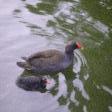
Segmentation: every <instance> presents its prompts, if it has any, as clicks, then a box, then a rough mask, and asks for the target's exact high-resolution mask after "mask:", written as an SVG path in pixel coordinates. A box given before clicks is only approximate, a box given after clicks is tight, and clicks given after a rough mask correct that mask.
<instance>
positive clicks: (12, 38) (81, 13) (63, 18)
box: [0, 0, 112, 112]
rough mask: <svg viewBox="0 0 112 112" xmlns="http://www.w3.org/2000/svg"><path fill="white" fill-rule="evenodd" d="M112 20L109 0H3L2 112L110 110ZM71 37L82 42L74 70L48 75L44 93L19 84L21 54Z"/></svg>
mask: <svg viewBox="0 0 112 112" xmlns="http://www.w3.org/2000/svg"><path fill="white" fill-rule="evenodd" d="M111 18H112V1H111V0H94V1H90V0H61V1H58V0H7V1H4V0H0V79H1V81H0V112H15V111H16V112H45V111H46V112H112V70H111V67H112V38H111V37H112V20H111ZM72 39H73V40H76V41H81V42H82V43H83V45H84V50H80V51H78V50H76V51H75V52H74V54H75V58H74V67H73V71H74V72H73V73H72V72H70V71H69V72H68V73H67V74H69V76H68V77H65V75H66V74H62V73H59V74H57V77H55V78H52V77H49V80H50V84H49V85H48V86H47V89H48V91H47V92H44V93H41V92H39V91H37V92H32V91H30V92H28V91H24V90H22V89H20V88H18V87H17V86H16V84H15V81H16V79H17V77H18V76H20V75H21V74H22V73H23V70H22V69H21V68H19V67H17V66H16V62H17V61H18V60H20V57H21V56H27V55H30V54H32V53H34V52H36V51H42V50H45V49H50V48H56V49H59V50H64V46H65V45H66V43H67V41H68V40H72ZM71 74H74V76H75V78H72V75H71Z"/></svg>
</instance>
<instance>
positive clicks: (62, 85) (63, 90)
mask: <svg viewBox="0 0 112 112" xmlns="http://www.w3.org/2000/svg"><path fill="white" fill-rule="evenodd" d="M58 87H59V88H58V94H57V95H56V96H55V97H57V98H59V97H60V96H64V97H66V96H67V85H66V79H65V76H64V75H63V74H62V73H59V86H58Z"/></svg>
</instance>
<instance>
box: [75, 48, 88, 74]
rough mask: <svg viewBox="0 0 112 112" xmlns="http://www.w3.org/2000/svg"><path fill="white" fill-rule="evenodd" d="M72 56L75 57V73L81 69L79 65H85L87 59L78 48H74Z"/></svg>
mask: <svg viewBox="0 0 112 112" xmlns="http://www.w3.org/2000/svg"><path fill="white" fill-rule="evenodd" d="M74 57H75V59H74V66H73V71H74V72H75V73H79V72H80V71H81V66H86V67H87V61H86V59H85V57H84V56H83V54H82V53H81V52H80V51H79V50H76V51H75V52H74Z"/></svg>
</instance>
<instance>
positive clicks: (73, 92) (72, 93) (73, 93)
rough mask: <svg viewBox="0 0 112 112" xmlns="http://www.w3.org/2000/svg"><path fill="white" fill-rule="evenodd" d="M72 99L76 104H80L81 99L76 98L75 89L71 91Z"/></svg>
mask: <svg viewBox="0 0 112 112" xmlns="http://www.w3.org/2000/svg"><path fill="white" fill-rule="evenodd" d="M70 100H71V101H72V102H73V103H74V104H75V106H79V101H78V100H77V99H75V91H74V90H73V91H72V92H71V96H70Z"/></svg>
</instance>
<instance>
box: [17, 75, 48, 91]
mask: <svg viewBox="0 0 112 112" xmlns="http://www.w3.org/2000/svg"><path fill="white" fill-rule="evenodd" d="M47 83H48V81H47V79H46V78H45V77H36V76H19V77H18V78H17V80H16V85H17V86H18V87H20V88H22V89H24V90H27V91H42V90H45V89H46V86H47Z"/></svg>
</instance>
